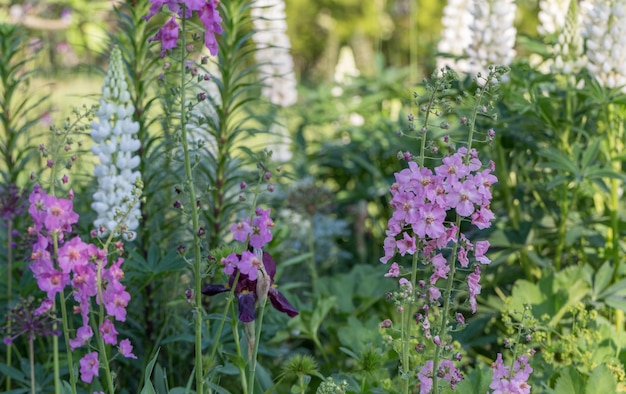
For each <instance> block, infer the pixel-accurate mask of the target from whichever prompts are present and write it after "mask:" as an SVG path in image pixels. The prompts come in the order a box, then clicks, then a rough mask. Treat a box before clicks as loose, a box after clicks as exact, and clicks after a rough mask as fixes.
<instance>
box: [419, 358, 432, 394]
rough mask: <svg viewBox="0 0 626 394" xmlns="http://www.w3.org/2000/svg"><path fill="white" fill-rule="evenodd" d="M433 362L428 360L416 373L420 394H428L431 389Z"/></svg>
mask: <svg viewBox="0 0 626 394" xmlns="http://www.w3.org/2000/svg"><path fill="white" fill-rule="evenodd" d="M432 376H433V361H432V360H428V361H426V364H425V365H424V366H422V369H421V370H420V371H419V372H418V373H417V378H418V379H419V381H420V383H419V388H420V394H428V393H430V391H431V390H432V388H433V379H432Z"/></svg>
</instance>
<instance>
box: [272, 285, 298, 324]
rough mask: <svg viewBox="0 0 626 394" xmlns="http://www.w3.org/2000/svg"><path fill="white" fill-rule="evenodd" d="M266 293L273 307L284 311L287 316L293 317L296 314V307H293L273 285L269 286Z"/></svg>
mask: <svg viewBox="0 0 626 394" xmlns="http://www.w3.org/2000/svg"><path fill="white" fill-rule="evenodd" d="M268 295H269V298H270V302H271V303H272V306H273V307H274V308H276V309H278V310H279V311H281V312H284V313H286V314H287V315H289V317H294V316H296V315H297V314H298V311H297V310H296V308H294V307H293V306H292V305H291V304H290V303H289V301H287V298H285V296H284V295H283V294H282V293H281V292H280V291H278V289H276V288H275V287H270V291H269V294H268Z"/></svg>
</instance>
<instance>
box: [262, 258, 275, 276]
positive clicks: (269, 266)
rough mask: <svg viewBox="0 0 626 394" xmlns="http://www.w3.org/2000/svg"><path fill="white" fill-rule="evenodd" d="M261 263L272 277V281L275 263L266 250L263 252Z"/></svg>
mask: <svg viewBox="0 0 626 394" xmlns="http://www.w3.org/2000/svg"><path fill="white" fill-rule="evenodd" d="M263 265H264V266H265V272H267V274H268V275H269V276H270V278H272V283H274V275H276V263H275V262H274V258H273V257H272V255H271V254H269V253H267V252H263Z"/></svg>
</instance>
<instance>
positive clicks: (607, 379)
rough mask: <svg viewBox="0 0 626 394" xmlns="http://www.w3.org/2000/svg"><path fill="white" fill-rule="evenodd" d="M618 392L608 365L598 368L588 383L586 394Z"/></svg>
mask: <svg viewBox="0 0 626 394" xmlns="http://www.w3.org/2000/svg"><path fill="white" fill-rule="evenodd" d="M616 392H617V383H616V382H615V377H614V376H613V374H612V373H611V371H610V370H609V368H608V367H607V366H606V365H599V366H598V367H596V369H594V370H593V373H592V374H591V376H590V377H589V380H588V381H587V385H586V386H585V394H607V393H616Z"/></svg>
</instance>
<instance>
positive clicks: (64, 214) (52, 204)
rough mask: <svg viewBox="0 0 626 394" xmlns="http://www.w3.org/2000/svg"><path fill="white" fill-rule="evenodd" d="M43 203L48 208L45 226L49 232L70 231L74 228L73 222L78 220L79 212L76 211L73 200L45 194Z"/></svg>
mask: <svg viewBox="0 0 626 394" xmlns="http://www.w3.org/2000/svg"><path fill="white" fill-rule="evenodd" d="M43 203H44V207H45V210H46V216H45V218H44V226H45V228H46V229H47V230H48V231H49V232H53V231H58V232H61V231H65V232H69V231H71V230H72V227H71V226H72V224H75V223H77V222H78V214H76V213H75V212H74V210H73V209H74V207H73V204H72V201H71V200H67V199H65V198H56V197H55V196H45V197H44V198H43Z"/></svg>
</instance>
